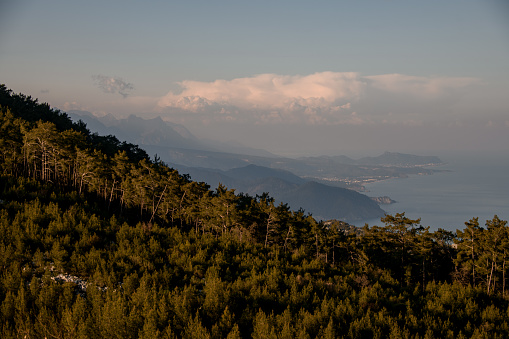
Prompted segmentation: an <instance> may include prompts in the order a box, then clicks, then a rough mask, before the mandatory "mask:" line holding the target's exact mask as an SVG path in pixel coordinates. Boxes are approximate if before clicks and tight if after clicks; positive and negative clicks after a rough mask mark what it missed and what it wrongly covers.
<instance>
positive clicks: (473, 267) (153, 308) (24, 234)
mask: <svg viewBox="0 0 509 339" xmlns="http://www.w3.org/2000/svg"><path fill="white" fill-rule="evenodd" d="M0 194H1V195H0V234H1V237H0V267H1V270H0V318H1V321H0V324H1V325H0V326H1V333H0V336H1V337H2V338H16V337H20V338H45V337H46V338H115V337H117V338H158V337H161V338H317V337H320V338H336V337H348V338H384V337H393V338H400V337H402V338H433V337H440V338H442V337H443V338H462V337H463V338H464V337H476V338H479V337H486V338H488V337H489V338H497V337H498V338H505V337H507V336H508V335H509V303H508V300H507V291H506V280H507V279H506V278H507V277H506V271H507V270H508V269H507V264H506V260H507V256H508V253H509V233H508V227H507V222H506V221H503V220H500V219H499V218H498V217H497V216H494V217H493V219H492V220H488V221H486V225H485V227H481V226H480V225H479V223H478V220H477V219H476V218H473V219H472V220H470V221H467V222H466V223H465V227H464V228H463V229H462V230H458V231H457V232H456V233H452V232H448V231H444V230H438V231H435V232H430V230H429V228H427V227H422V226H421V225H420V223H419V220H411V219H408V218H407V217H405V215H404V213H401V214H396V215H394V216H392V215H387V216H386V217H384V218H383V219H382V222H383V223H384V225H385V226H383V227H379V226H373V227H369V226H367V225H366V226H365V227H363V228H354V227H350V226H349V225H346V224H345V223H342V222H340V221H331V222H326V223H324V222H317V221H316V220H315V219H314V218H313V217H312V216H311V215H307V214H305V213H304V211H302V210H300V211H292V210H290V208H289V207H288V206H287V205H285V204H279V205H276V204H274V200H273V199H272V198H271V197H270V196H268V195H266V194H262V195H258V196H255V197H251V196H248V195H238V194H235V191H234V190H233V189H229V188H227V187H224V186H219V187H218V188H217V189H214V190H211V189H210V187H209V186H207V185H206V184H204V183H198V182H194V181H192V180H190V178H189V176H186V175H182V174H180V173H178V172H177V171H176V170H174V169H172V168H170V167H168V166H167V165H165V164H164V163H162V162H161V161H160V160H158V159H153V160H151V159H149V157H148V156H147V154H146V153H145V152H144V151H143V150H142V149H140V148H139V147H138V146H136V145H132V144H129V143H125V142H121V141H119V140H118V139H117V138H116V137H114V136H99V135H97V134H94V133H91V132H90V131H89V130H88V129H87V128H86V126H85V125H84V124H83V123H73V122H72V121H71V120H70V119H69V118H68V117H67V115H66V114H65V113H63V112H60V111H58V110H54V109H51V108H50V107H49V106H48V105H47V104H40V103H38V102H37V100H34V99H32V98H31V97H27V96H25V95H21V94H13V93H12V92H11V91H10V90H8V89H7V88H6V87H5V86H3V85H1V86H0Z"/></svg>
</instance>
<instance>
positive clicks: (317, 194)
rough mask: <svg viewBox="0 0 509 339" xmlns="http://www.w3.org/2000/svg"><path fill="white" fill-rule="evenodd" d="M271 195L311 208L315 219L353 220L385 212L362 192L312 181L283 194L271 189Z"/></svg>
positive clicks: (298, 206)
mask: <svg viewBox="0 0 509 339" xmlns="http://www.w3.org/2000/svg"><path fill="white" fill-rule="evenodd" d="M274 197H275V198H276V199H279V200H281V201H286V202H288V204H289V205H290V206H292V208H294V209H296V208H303V209H305V210H306V211H312V213H313V215H314V217H315V218H316V219H318V220H320V219H321V220H328V219H339V220H344V221H347V222H349V223H355V221H358V220H360V219H363V218H364V217H366V218H368V219H374V218H379V217H383V215H384V211H383V210H382V209H381V208H380V206H378V204H377V203H376V202H375V201H373V200H372V199H371V198H369V197H367V196H365V195H364V194H360V193H358V192H355V191H352V190H348V189H344V188H339V187H331V186H327V185H323V184H320V183H317V182H312V181H311V182H307V183H305V184H303V185H300V186H298V187H296V188H294V189H293V190H289V191H287V192H284V193H282V194H275V193H274Z"/></svg>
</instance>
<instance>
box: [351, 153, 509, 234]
mask: <svg viewBox="0 0 509 339" xmlns="http://www.w3.org/2000/svg"><path fill="white" fill-rule="evenodd" d="M440 158H441V159H442V161H444V162H445V163H446V164H445V165H442V166H436V167H432V169H435V170H440V171H441V172H436V173H434V174H432V175H416V176H410V177H408V178H403V179H390V180H385V181H379V182H375V183H371V184H367V185H366V189H367V192H365V194H366V195H368V196H372V197H375V196H389V197H390V198H392V199H393V200H396V203H394V204H390V205H381V207H382V209H383V210H385V211H386V213H387V214H392V215H394V214H396V213H402V212H405V216H406V217H408V218H411V219H417V218H421V225H423V226H430V230H431V231H434V230H437V229H438V228H442V229H445V230H448V231H456V229H463V228H464V226H465V224H464V223H465V222H467V221H469V220H470V219H471V218H473V217H478V218H479V224H480V225H481V226H484V224H485V221H486V220H488V219H492V218H493V216H494V215H495V214H496V215H498V217H499V218H500V219H502V220H509V157H508V156H506V155H505V156H500V155H491V154H482V155H475V156H474V155H458V154H452V155H441V156H440ZM365 223H367V224H369V225H370V226H373V225H379V226H382V225H383V224H382V223H381V222H380V219H369V220H362V221H360V222H359V223H357V224H356V226H363V225H364V224H365Z"/></svg>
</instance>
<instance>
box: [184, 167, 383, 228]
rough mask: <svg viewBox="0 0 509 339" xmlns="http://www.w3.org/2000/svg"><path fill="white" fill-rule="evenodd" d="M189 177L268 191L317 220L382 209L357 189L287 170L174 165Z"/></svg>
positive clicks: (372, 214) (370, 214) (378, 213)
mask: <svg viewBox="0 0 509 339" xmlns="http://www.w3.org/2000/svg"><path fill="white" fill-rule="evenodd" d="M178 168H179V170H180V171H181V172H183V173H189V174H190V176H191V178H192V179H194V180H197V181H203V182H206V183H207V184H209V185H210V186H211V187H217V186H218V185H219V184H223V185H226V186H227V187H232V188H235V190H236V192H237V193H241V192H242V193H246V194H249V195H252V196H255V195H261V194H263V193H265V192H266V193H268V194H269V195H270V196H271V197H273V198H274V199H275V200H276V201H277V202H278V203H279V202H283V203H287V204H288V205H289V206H290V208H292V209H293V210H298V209H300V208H302V209H304V210H305V211H306V212H308V213H311V214H312V215H313V216H315V218H317V219H318V220H321V219H322V220H327V219H340V220H344V221H346V222H350V223H354V222H355V221H358V220H363V219H364V220H365V219H372V218H378V217H382V216H383V215H384V211H383V210H382V209H381V208H380V207H379V205H378V204H376V203H374V202H373V200H372V199H371V198H369V197H367V196H365V195H363V194H360V193H358V192H355V191H352V190H349V189H345V188H340V187H333V186H328V185H325V184H320V183H316V182H310V181H308V180H305V179H303V178H300V177H298V176H296V175H294V174H293V173H291V172H288V171H285V170H280V169H273V168H267V167H263V166H257V165H248V166H244V167H239V168H234V169H230V170H228V171H219V170H210V169H204V168H196V167H178Z"/></svg>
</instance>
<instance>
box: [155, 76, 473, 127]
mask: <svg viewBox="0 0 509 339" xmlns="http://www.w3.org/2000/svg"><path fill="white" fill-rule="evenodd" d="M475 82H476V79H473V78H451V77H416V76H408V75H403V74H385V75H375V76H361V75H360V74H359V73H356V72H320V73H314V74H311V75H305V76H302V75H295V76H289V75H277V74H260V75H256V76H253V77H245V78H237V79H233V80H215V81H212V82H202V81H189V80H186V81H182V82H180V83H178V85H179V86H180V88H181V91H180V92H179V93H175V92H172V91H170V92H169V93H168V94H167V95H165V96H164V97H162V98H161V99H160V100H159V102H158V106H159V107H160V108H162V109H163V110H166V111H167V112H169V113H175V114H177V113H179V114H182V113H186V112H187V113H196V114H197V115H198V116H203V117H204V118H203V121H205V120H207V121H212V120H218V121H221V120H222V121H226V120H227V121H238V122H254V123H257V124H270V123H305V124H314V125H321V124H350V125H352V124H354V125H359V124H365V123H373V122H376V119H379V120H380V121H381V119H387V116H385V117H382V115H383V114H384V113H383V112H389V111H390V112H391V114H392V113H393V112H396V113H394V115H392V116H391V118H392V119H399V118H401V114H399V113H398V109H397V107H392V106H397V105H399V103H400V102H401V107H404V108H405V110H406V109H407V108H408V107H411V105H412V104H415V102H422V101H429V100H442V99H444V98H450V97H452V96H454V95H457V94H458V93H461V92H462V90H464V89H465V88H466V87H468V86H469V85H471V84H472V83H475ZM405 103H406V104H405ZM384 105H385V106H387V107H384ZM379 112H382V113H379ZM205 116H206V118H205ZM408 119H409V121H411V122H412V123H416V122H417V123H418V121H419V119H416V117H415V116H412V117H408ZM410 119H411V120H410Z"/></svg>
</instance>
